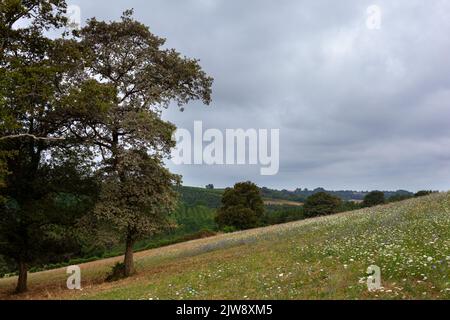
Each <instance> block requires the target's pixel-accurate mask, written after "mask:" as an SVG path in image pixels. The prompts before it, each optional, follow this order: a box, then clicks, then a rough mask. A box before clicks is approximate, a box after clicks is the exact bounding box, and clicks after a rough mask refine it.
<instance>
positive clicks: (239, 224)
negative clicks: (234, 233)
mask: <svg viewBox="0 0 450 320" xmlns="http://www.w3.org/2000/svg"><path fill="white" fill-rule="evenodd" d="M216 221H217V224H218V225H219V226H220V227H221V228H224V227H234V228H236V229H237V230H245V229H250V228H254V227H256V226H257V224H258V217H257V216H256V214H255V212H254V211H253V210H251V209H249V208H245V207H244V206H242V205H240V206H235V207H229V208H228V209H224V210H219V214H218V215H217V218H216Z"/></svg>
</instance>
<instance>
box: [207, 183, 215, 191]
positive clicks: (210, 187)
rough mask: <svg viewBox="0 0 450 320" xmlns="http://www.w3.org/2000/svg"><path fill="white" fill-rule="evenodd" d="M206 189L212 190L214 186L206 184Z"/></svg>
mask: <svg viewBox="0 0 450 320" xmlns="http://www.w3.org/2000/svg"><path fill="white" fill-rule="evenodd" d="M206 189H209V190H214V185H213V184H208V185H206Z"/></svg>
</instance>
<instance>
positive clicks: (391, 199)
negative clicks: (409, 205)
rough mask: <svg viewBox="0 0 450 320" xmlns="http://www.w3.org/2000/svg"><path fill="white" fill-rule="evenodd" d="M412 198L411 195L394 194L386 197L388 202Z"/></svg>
mask: <svg viewBox="0 0 450 320" xmlns="http://www.w3.org/2000/svg"><path fill="white" fill-rule="evenodd" d="M411 198H413V196H411V195H402V194H396V195H393V196H391V197H389V198H388V199H387V201H388V202H399V201H404V200H408V199H411Z"/></svg>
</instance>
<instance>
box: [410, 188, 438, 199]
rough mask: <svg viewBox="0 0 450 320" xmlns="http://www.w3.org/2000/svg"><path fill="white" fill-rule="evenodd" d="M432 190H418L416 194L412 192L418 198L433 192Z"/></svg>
mask: <svg viewBox="0 0 450 320" xmlns="http://www.w3.org/2000/svg"><path fill="white" fill-rule="evenodd" d="M433 193H434V191H431V190H421V191H419V192H417V193H416V194H414V197H416V198H419V197H425V196H429V195H430V194H433Z"/></svg>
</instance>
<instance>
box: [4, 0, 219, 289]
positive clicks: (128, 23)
mask: <svg viewBox="0 0 450 320" xmlns="http://www.w3.org/2000/svg"><path fill="white" fill-rule="evenodd" d="M66 9H67V5H66V2H65V1H64V0H29V1H20V0H4V1H2V2H1V3H0V210H1V214H0V255H2V256H3V257H4V258H5V259H10V260H12V261H14V263H15V264H16V266H17V269H18V274H19V277H18V283H17V288H16V291H17V292H19V293H20V292H24V291H26V290H27V273H28V270H29V268H30V267H31V266H33V265H36V264H41V263H45V262H46V261H52V260H55V259H57V258H58V257H65V258H67V257H70V256H71V255H74V254H76V252H77V250H79V247H80V243H83V241H104V240H105V239H108V236H106V235H114V237H119V238H120V239H121V241H123V243H124V244H125V248H126V249H125V255H124V256H125V258H124V263H123V265H122V267H121V268H120V272H121V273H122V275H123V276H129V275H131V274H132V273H133V272H134V264H133V245H134V243H135V242H136V241H138V240H139V239H141V238H142V237H145V236H149V235H152V234H157V233H159V232H161V231H163V230H167V229H170V228H172V227H173V226H172V224H171V222H170V219H168V214H169V213H170V212H171V211H172V210H173V209H174V208H175V205H176V203H177V197H176V192H175V190H174V188H173V186H174V185H179V184H180V181H181V177H179V176H177V175H174V174H172V173H171V172H169V171H168V170H167V169H166V168H165V166H164V163H163V161H164V160H165V159H167V158H168V157H169V154H170V150H171V148H172V147H174V142H173V141H172V139H171V138H172V134H173V132H174V131H175V129H176V128H175V126H174V125H173V124H172V123H170V122H167V121H164V120H162V119H161V112H162V110H163V109H164V108H167V107H168V106H169V105H170V104H172V103H173V104H176V105H177V106H179V107H180V109H182V106H184V105H185V104H187V103H188V102H189V101H191V100H201V101H202V102H203V103H205V104H209V103H210V101H211V86H212V81H213V80H212V78H211V77H209V76H208V75H207V74H206V73H205V72H204V71H203V70H202V69H201V67H200V65H199V63H198V61H197V60H195V59H190V58H186V57H184V56H182V55H180V53H178V52H177V51H175V50H174V49H166V48H164V43H165V40H164V39H162V38H160V37H157V36H156V35H154V34H152V33H151V32H150V30H149V28H148V27H147V26H145V25H144V24H142V23H140V22H139V21H136V20H135V19H134V18H133V12H132V11H131V10H130V11H126V12H125V13H124V14H123V15H122V17H121V19H120V21H109V22H105V21H98V20H97V19H95V18H92V19H90V20H88V21H87V22H86V24H85V26H84V27H83V28H82V29H80V30H74V31H72V30H70V29H69V28H68V21H67V18H66ZM50 30H53V31H58V32H59V34H60V36H58V37H55V38H50V37H48V36H47V34H48V31H50ZM94 238H95V240H93V239H94ZM105 241H107V240H105Z"/></svg>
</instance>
